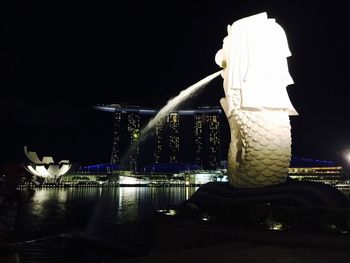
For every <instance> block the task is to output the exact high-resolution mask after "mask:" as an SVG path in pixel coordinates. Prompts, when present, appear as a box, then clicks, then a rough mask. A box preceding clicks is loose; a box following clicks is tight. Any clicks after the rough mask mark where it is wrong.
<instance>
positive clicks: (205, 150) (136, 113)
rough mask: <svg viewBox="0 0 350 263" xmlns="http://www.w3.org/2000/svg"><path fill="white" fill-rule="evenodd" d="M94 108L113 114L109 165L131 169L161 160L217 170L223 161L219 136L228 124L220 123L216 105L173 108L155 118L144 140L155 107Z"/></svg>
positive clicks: (220, 117) (155, 111)
mask: <svg viewBox="0 0 350 263" xmlns="http://www.w3.org/2000/svg"><path fill="white" fill-rule="evenodd" d="M94 108H95V109H97V110H100V111H105V112H108V113H109V114H113V123H112V124H111V125H113V131H114V132H113V138H112V139H111V141H112V142H113V143H112V150H111V161H110V163H111V164H112V165H115V164H118V165H122V166H123V167H125V168H126V169H130V170H131V171H137V170H138V169H140V167H144V166H147V165H150V164H160V163H170V164H175V163H192V164H195V165H198V166H199V167H201V168H204V169H216V168H217V167H219V166H220V162H221V161H223V160H226V152H222V149H221V144H222V143H224V142H226V140H224V139H222V138H221V137H222V134H223V133H224V129H225V128H227V127H226V126H225V125H223V124H221V121H222V116H221V115H222V114H223V112H222V110H221V108H219V107H199V108H196V109H187V110H183V109H182V110H176V111H172V112H170V113H169V114H167V116H166V117H164V118H163V119H160V120H159V121H158V123H157V124H156V126H155V127H154V129H153V130H151V131H150V133H151V136H147V137H148V138H147V139H146V140H144V139H142V138H141V133H143V130H142V129H143V127H146V125H147V123H148V122H149V121H150V120H151V119H152V118H153V117H154V116H155V115H156V114H157V113H158V110H154V109H151V108H143V107H140V106H134V105H133V106H131V105H121V104H110V105H98V106H95V107H94ZM224 144H225V143H224ZM225 146H226V147H227V142H226V145H225Z"/></svg>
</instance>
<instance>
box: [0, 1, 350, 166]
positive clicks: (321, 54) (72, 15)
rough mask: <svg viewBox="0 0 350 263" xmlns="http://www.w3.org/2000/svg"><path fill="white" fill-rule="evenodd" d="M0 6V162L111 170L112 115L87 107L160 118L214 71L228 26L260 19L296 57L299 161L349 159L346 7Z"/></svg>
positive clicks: (214, 94)
mask: <svg viewBox="0 0 350 263" xmlns="http://www.w3.org/2000/svg"><path fill="white" fill-rule="evenodd" d="M1 2H2V3H1V5H2V6H1V7H0V21H1V28H0V32H1V41H0V86H1V95H0V122H1V136H0V140H1V144H0V147H1V149H0V151H1V158H0V163H1V164H7V163H16V162H20V161H21V160H22V159H23V146H24V145H28V146H29V147H30V149H32V150H35V151H38V152H39V153H41V154H44V153H46V154H48V155H52V156H54V157H57V159H63V158H64V159H70V160H71V161H73V162H80V163H82V164H92V163H104V162H108V161H109V159H110V153H111V144H112V115H111V114H109V113H105V112H99V111H96V110H94V109H92V106H94V105H95V104H100V103H124V104H129V105H140V106H145V107H152V108H160V107H161V106H162V105H164V104H165V103H166V102H167V101H168V100H169V99H170V98H171V97H174V96H175V95H177V94H178V93H179V92H180V91H181V90H183V89H185V88H186V87H188V86H189V85H191V84H193V83H195V82H197V81H198V80H200V79H201V78H203V77H205V76H207V75H209V74H211V73H213V72H215V71H217V70H219V68H218V66H217V65H216V64H215V62H214V56H215V53H216V52H217V50H219V49H220V48H221V46H222V39H223V38H224V37H225V36H226V27H227V24H232V23H233V22H234V21H236V20H238V19H240V18H243V17H246V16H249V15H253V14H257V13H260V12H264V11H266V12H267V13H268V16H269V17H271V18H276V21H277V22H278V23H279V24H280V25H281V26H282V27H283V28H284V30H285V31H286V34H287V38H288V41H289V47H290V50H291V52H292V57H291V58H289V59H288V63H289V69H290V73H291V76H292V77H293V79H294V82H295V84H294V85H291V86H289V87H288V93H289V96H290V98H291V101H292V103H293V105H294V106H295V108H296V109H297V111H298V112H299V114H300V115H299V116H297V117H291V124H292V140H293V144H292V152H293V155H294V156H297V157H306V158H315V159H324V160H334V161H337V162H339V163H342V162H343V160H344V158H343V156H342V155H343V153H344V152H345V151H346V150H347V149H350V124H349V116H348V115H349V112H350V111H349V107H350V101H349V98H350V96H349V95H350V91H349V84H348V83H349V77H350V72H349V69H350V40H349V35H350V18H349V17H350V16H349V10H350V4H348V3H347V2H348V1H336V0H335V1H327V3H328V4H327V3H321V1H306V0H305V1H262V0H256V1H249V0H240V1H234V0H231V1H217V0H216V1H198V2H197V1H183V2H182V1H162V2H161V3H156V2H159V1H135V0H134V1H105V3H103V2H102V1H96V2H95V3H91V2H90V1H81V2H77V1H72V0H71V1H43V0H37V1H33V0H21V1H19V0H17V1H5V0H4V1H1ZM153 2H154V3H153ZM223 96H224V93H223V89H222V79H220V78H217V79H216V80H215V81H213V82H212V83H211V84H210V85H208V86H207V87H206V88H205V90H204V91H203V92H202V93H201V94H199V95H198V96H197V97H196V99H194V101H192V102H191V101H190V102H188V103H187V105H186V106H187V107H194V106H197V105H211V106H215V105H219V99H220V98H221V97H223ZM191 103H192V104H191Z"/></svg>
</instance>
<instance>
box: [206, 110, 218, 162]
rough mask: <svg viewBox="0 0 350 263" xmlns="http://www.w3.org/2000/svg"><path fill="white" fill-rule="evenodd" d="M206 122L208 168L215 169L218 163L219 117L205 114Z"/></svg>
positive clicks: (213, 114)
mask: <svg viewBox="0 0 350 263" xmlns="http://www.w3.org/2000/svg"><path fill="white" fill-rule="evenodd" d="M206 122H207V125H208V129H209V134H208V136H209V138H208V139H209V141H208V153H207V155H208V157H209V168H211V169H216V168H217V167H218V166H219V163H220V116H219V115H218V114H216V113H210V114H207V116H206Z"/></svg>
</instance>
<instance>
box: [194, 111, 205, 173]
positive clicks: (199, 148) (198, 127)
mask: <svg viewBox="0 0 350 263" xmlns="http://www.w3.org/2000/svg"><path fill="white" fill-rule="evenodd" d="M203 117H204V115H203V114H195V115H194V136H195V145H194V149H195V162H196V164H197V165H199V166H200V167H203Z"/></svg>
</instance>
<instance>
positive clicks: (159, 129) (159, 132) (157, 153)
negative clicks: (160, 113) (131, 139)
mask: <svg viewBox="0 0 350 263" xmlns="http://www.w3.org/2000/svg"><path fill="white" fill-rule="evenodd" d="M163 131H164V130H163V121H162V120H159V121H158V123H157V125H156V130H155V135H156V141H155V149H154V154H153V163H155V164H157V163H160V162H161V154H162V149H163V147H162V142H163V136H164V134H163Z"/></svg>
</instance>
